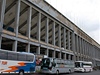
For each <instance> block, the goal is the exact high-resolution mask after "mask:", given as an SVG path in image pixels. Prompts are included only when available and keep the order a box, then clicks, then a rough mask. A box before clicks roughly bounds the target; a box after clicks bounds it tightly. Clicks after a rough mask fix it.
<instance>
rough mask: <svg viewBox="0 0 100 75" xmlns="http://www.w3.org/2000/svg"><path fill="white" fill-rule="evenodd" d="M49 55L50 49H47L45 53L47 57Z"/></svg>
mask: <svg viewBox="0 0 100 75" xmlns="http://www.w3.org/2000/svg"><path fill="white" fill-rule="evenodd" d="M48 53H49V49H48V48H47V49H46V53H45V54H46V55H47V56H49V54H48Z"/></svg>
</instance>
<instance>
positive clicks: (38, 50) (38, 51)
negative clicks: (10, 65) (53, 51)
mask: <svg viewBox="0 0 100 75" xmlns="http://www.w3.org/2000/svg"><path fill="white" fill-rule="evenodd" d="M40 48H41V47H40V46H38V48H37V51H36V53H37V54H40Z"/></svg>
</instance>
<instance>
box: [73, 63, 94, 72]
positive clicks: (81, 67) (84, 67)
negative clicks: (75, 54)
mask: <svg viewBox="0 0 100 75" xmlns="http://www.w3.org/2000/svg"><path fill="white" fill-rule="evenodd" d="M74 71H77V72H91V71H93V68H92V62H87V61H76V62H75V69H74Z"/></svg>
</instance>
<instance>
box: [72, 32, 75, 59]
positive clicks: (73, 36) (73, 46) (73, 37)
mask: <svg viewBox="0 0 100 75" xmlns="http://www.w3.org/2000/svg"><path fill="white" fill-rule="evenodd" d="M72 50H73V52H74V56H73V60H74V61H75V60H76V57H75V34H74V32H72Z"/></svg>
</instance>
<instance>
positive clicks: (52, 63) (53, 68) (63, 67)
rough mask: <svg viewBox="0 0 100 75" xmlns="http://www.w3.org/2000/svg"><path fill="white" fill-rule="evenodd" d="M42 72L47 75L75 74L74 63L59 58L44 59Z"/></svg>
mask: <svg viewBox="0 0 100 75" xmlns="http://www.w3.org/2000/svg"><path fill="white" fill-rule="evenodd" d="M41 72H42V73H46V74H57V75H58V74H59V73H72V72H74V61H73V60H64V59H57V58H49V57H48V58H43V59H42V63H41Z"/></svg>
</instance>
